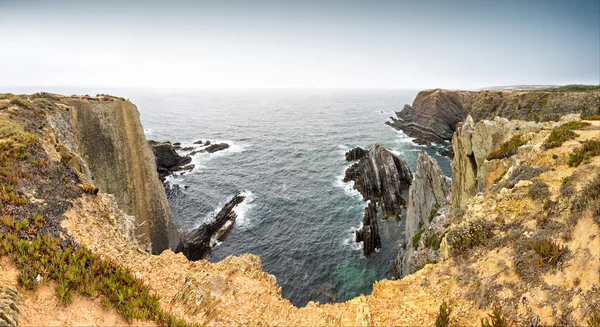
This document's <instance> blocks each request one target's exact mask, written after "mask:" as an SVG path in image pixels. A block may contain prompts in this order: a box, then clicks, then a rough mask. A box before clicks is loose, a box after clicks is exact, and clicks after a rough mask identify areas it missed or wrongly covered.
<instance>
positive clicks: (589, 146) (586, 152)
mask: <svg viewBox="0 0 600 327" xmlns="http://www.w3.org/2000/svg"><path fill="white" fill-rule="evenodd" d="M598 155H600V140H586V141H584V142H583V144H582V145H581V146H580V147H578V148H575V149H574V150H573V152H572V153H569V161H568V162H567V164H568V165H569V166H570V167H577V166H579V165H580V164H581V163H585V162H589V160H590V159H591V158H592V157H595V156H598Z"/></svg>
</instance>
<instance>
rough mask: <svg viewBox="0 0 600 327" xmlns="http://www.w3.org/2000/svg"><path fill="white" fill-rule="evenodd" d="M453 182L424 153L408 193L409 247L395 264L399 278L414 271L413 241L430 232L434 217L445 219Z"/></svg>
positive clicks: (407, 231)
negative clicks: (428, 229)
mask: <svg viewBox="0 0 600 327" xmlns="http://www.w3.org/2000/svg"><path fill="white" fill-rule="evenodd" d="M450 194H451V181H450V178H448V177H447V176H446V175H444V172H443V171H442V170H441V169H440V167H439V165H438V164H437V162H436V161H435V159H433V158H432V157H430V156H429V155H427V154H426V153H425V152H420V153H419V157H418V159H417V170H416V171H415V173H414V175H413V180H412V183H411V185H410V189H409V190H408V209H407V211H406V229H405V230H406V232H405V236H406V240H407V242H408V245H407V247H406V248H405V249H402V250H400V252H399V253H398V256H397V257H396V259H395V260H394V262H393V263H392V272H393V276H394V277H395V278H401V277H404V276H406V275H408V274H410V273H412V272H414V267H415V264H414V263H413V262H412V257H413V254H414V252H415V250H414V249H413V246H412V243H411V242H412V239H413V236H415V234H417V233H418V232H419V231H420V230H427V228H428V227H429V225H430V224H431V223H432V221H433V220H434V218H435V217H436V216H438V215H440V214H441V217H445V213H446V212H447V211H448V206H449V204H450Z"/></svg>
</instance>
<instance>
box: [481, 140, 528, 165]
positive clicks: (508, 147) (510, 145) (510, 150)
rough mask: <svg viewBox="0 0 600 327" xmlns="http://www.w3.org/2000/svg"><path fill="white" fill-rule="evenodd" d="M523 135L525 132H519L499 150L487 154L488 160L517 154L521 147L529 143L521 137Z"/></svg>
mask: <svg viewBox="0 0 600 327" xmlns="http://www.w3.org/2000/svg"><path fill="white" fill-rule="evenodd" d="M521 136H523V134H517V135H515V136H513V137H511V139H510V140H508V141H506V142H504V143H502V145H500V148H499V149H498V150H496V151H492V152H490V153H489V154H488V155H487V160H494V159H503V158H509V157H511V156H513V155H515V154H517V150H518V149H519V147H521V146H522V145H525V143H527V142H526V141H523V140H522V139H521Z"/></svg>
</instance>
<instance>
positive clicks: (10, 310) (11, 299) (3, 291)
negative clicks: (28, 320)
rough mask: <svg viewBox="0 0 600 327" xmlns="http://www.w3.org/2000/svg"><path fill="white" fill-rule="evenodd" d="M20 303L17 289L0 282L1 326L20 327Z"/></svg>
mask: <svg viewBox="0 0 600 327" xmlns="http://www.w3.org/2000/svg"><path fill="white" fill-rule="evenodd" d="M19 302H20V297H19V293H18V292H17V289H16V288H14V287H12V286H10V285H9V284H8V282H6V281H2V280H0V326H18V324H19V321H18V316H19Z"/></svg>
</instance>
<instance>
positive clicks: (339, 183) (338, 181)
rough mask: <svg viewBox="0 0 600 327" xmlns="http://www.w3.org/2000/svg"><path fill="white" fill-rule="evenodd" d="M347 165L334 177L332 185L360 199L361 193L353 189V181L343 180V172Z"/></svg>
mask: <svg viewBox="0 0 600 327" xmlns="http://www.w3.org/2000/svg"><path fill="white" fill-rule="evenodd" d="M348 167H350V166H348ZM348 167H346V168H344V173H342V174H341V175H339V176H337V177H336V178H335V181H334V182H333V186H336V187H339V188H341V189H343V190H344V193H346V195H348V196H350V197H352V198H356V199H359V200H361V201H362V195H361V194H360V192H359V191H357V190H355V189H354V181H350V182H348V183H345V182H344V176H345V172H346V169H347V168H348Z"/></svg>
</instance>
